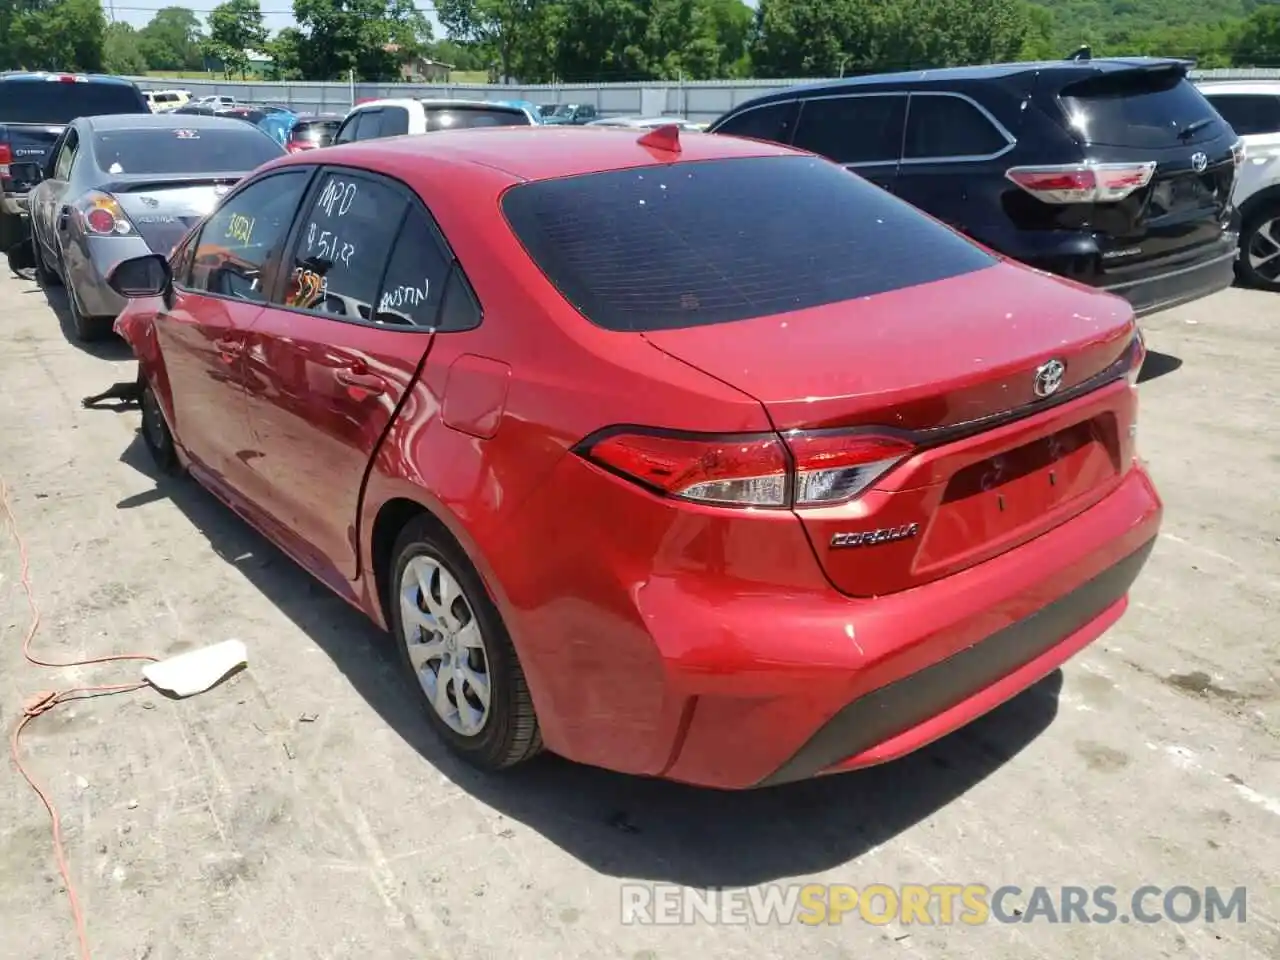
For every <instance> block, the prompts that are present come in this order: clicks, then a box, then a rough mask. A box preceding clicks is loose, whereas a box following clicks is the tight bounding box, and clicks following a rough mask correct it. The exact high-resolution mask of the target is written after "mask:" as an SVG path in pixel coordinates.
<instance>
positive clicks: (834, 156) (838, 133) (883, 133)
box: [793, 95, 907, 163]
mask: <svg viewBox="0 0 1280 960" xmlns="http://www.w3.org/2000/svg"><path fill="white" fill-rule="evenodd" d="M906 119H907V98H906V97H905V96H900V95H899V96H884V95H881V96H876V95H872V96H866V95H864V96H856V97H853V96H850V97H822V98H819V99H816V100H806V101H805V102H804V106H803V107H802V108H801V110H800V122H799V125H798V126H797V127H796V136H795V140H794V141H793V145H794V146H796V147H799V148H800V149H801V150H811V151H813V152H814V153H820V154H822V156H824V157H827V158H829V159H831V160H834V161H835V162H836V163H890V162H892V163H896V162H897V160H898V157H899V156H900V154H901V153H902V126H903V124H904V123H905V122H906Z"/></svg>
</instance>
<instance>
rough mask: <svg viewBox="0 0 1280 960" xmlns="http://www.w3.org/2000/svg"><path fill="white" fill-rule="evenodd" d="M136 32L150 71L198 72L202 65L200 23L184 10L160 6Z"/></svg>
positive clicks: (202, 38)
mask: <svg viewBox="0 0 1280 960" xmlns="http://www.w3.org/2000/svg"><path fill="white" fill-rule="evenodd" d="M138 33H139V38H140V42H141V46H142V55H143V56H144V57H146V58H147V63H148V65H149V66H150V67H151V69H152V70H199V69H201V68H202V67H203V66H204V53H203V50H202V45H203V43H204V35H203V33H202V31H201V29H200V20H199V19H198V18H197V17H196V15H195V14H194V13H192V12H191V11H190V10H188V9H187V8H186V7H163V8H161V9H160V10H157V11H156V14H155V16H154V17H152V18H151V21H150V22H149V23H148V24H147V25H146V26H145V27H143V28H142V29H141V30H140V31H138Z"/></svg>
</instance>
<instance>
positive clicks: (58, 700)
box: [0, 477, 158, 960]
mask: <svg viewBox="0 0 1280 960" xmlns="http://www.w3.org/2000/svg"><path fill="white" fill-rule="evenodd" d="M0 510H3V511H4V519H5V526H6V527H7V528H8V530H9V536H10V538H11V539H12V540H13V542H14V544H15V545H16V546H17V548H18V558H19V561H20V563H21V565H22V567H21V574H20V580H21V583H22V590H23V592H24V593H25V594H26V596H27V608H28V609H29V610H30V611H31V620H30V622H29V623H28V625H27V633H26V636H25V637H24V638H23V641H22V655H23V656H24V657H25V658H26V659H27V661H28V662H29V663H32V664H34V665H35V666H38V667H84V666H89V665H91V664H95V663H117V662H125V661H138V660H142V661H148V662H151V663H154V662H156V660H157V659H158V658H156V657H152V656H149V655H147V654H144V653H118V654H112V655H110V656H105V657H91V658H89V659H86V660H70V661H66V662H62V663H59V662H54V661H51V660H41V659H39V658H38V657H36V656H35V655H34V654H33V653H32V652H31V642H32V641H33V640H34V639H35V636H36V633H37V632H38V631H39V629H40V607H39V605H38V604H37V603H36V597H35V591H34V590H33V589H32V587H31V569H30V568H31V564H30V558H29V556H28V554H27V544H26V542H25V541H24V540H23V539H22V534H21V533H19V531H18V521H17V518H16V517H14V515H13V506H12V504H10V502H9V486H8V484H6V483H5V481H4V478H3V477H0ZM145 686H146V683H145V682H141V681H139V682H137V683H117V684H105V685H101V686H93V687H72V688H71V689H69V690H45V691H43V692H42V693H38V694H36V695H35V696H34V697H32V698H31V699H30V700H28V701H27V703H26V705H25V706H24V707H23V708H22V716H21V717H20V718H19V719H18V722H17V723H16V724H15V725H14V728H13V733H12V734H11V735H10V737H9V752H10V753H11V754H12V755H13V763H14V766H16V767H17V768H18V773H20V774H21V775H22V779H24V780H26V781H27V783H28V784H29V785H30V787H31V789H32V790H34V791H35V792H36V795H37V796H38V797H39V798H40V800H41V802H42V803H44V806H45V809H46V810H48V811H49V821H50V823H51V825H52V828H53V855H54V859H55V860H56V861H57V863H58V872H59V873H60V874H61V875H62V883H63V886H64V887H65V888H66V891H67V901H68V902H69V903H70V905H71V918H72V921H73V922H74V923H75V928H76V937H77V938H78V940H79V942H80V960H92V956H91V954H90V951H89V935H88V933H87V932H86V930H85V922H84V913H83V912H82V911H81V909H80V898H79V897H78V896H77V895H76V888H75V884H73V883H72V882H71V867H70V865H69V864H68V862H67V853H66V848H65V846H64V844H63V841H62V818H61V817H59V816H58V808H57V805H56V804H55V803H54V802H53V799H52V798H51V797H50V796H49V794H48V792H47V791H46V790H45V789H44V788H43V787H42V786H41V785H40V784H39V783H38V782H37V781H36V780H35V778H34V777H32V776H31V774H30V773H29V772H28V771H27V768H26V767H25V766H24V765H23V763H22V752H21V750H20V748H19V742H18V741H19V738H21V736H22V731H23V730H25V729H26V727H27V725H28V724H29V723H31V721H32V720H34V719H35V718H36V717H38V716H40V714H42V713H47V712H48V711H50V710H52V709H53V708H54V707H58V706H61V705H62V704H64V703H69V702H71V701H74V700H87V699H92V698H93V697H101V696H109V695H111V694H116V693H125V692H127V691H130V690H138V689H140V688H142V687H145Z"/></svg>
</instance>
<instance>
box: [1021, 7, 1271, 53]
mask: <svg viewBox="0 0 1280 960" xmlns="http://www.w3.org/2000/svg"><path fill="white" fill-rule="evenodd" d="M1030 2H1031V3H1033V4H1034V5H1036V6H1040V7H1044V8H1045V9H1046V10H1048V11H1049V12H1050V15H1051V17H1052V25H1051V27H1050V36H1051V38H1052V39H1053V42H1054V43H1055V45H1057V46H1059V47H1062V48H1063V50H1064V52H1065V51H1067V50H1071V49H1074V48H1075V47H1077V46H1079V45H1080V44H1082V43H1088V44H1090V45H1092V46H1093V49H1094V52H1095V53H1125V52H1134V53H1137V52H1155V51H1146V50H1141V51H1140V50H1137V49H1129V48H1133V47H1150V46H1152V45H1153V44H1161V43H1162V44H1163V45H1165V46H1166V47H1170V48H1171V49H1167V50H1166V51H1164V52H1167V53H1170V54H1179V55H1191V56H1195V55H1197V53H1198V52H1199V51H1200V50H1202V49H1204V48H1206V47H1211V46H1213V45H1214V44H1215V41H1216V40H1217V39H1218V38H1220V37H1221V36H1222V35H1223V34H1224V33H1225V32H1227V31H1229V29H1230V28H1231V27H1232V26H1234V25H1236V24H1238V23H1240V22H1241V21H1243V20H1244V19H1245V18H1246V17H1248V16H1249V14H1250V13H1252V12H1253V11H1254V10H1256V9H1257V8H1258V7H1261V6H1265V5H1267V4H1268V3H1275V2H1277V0H1030Z"/></svg>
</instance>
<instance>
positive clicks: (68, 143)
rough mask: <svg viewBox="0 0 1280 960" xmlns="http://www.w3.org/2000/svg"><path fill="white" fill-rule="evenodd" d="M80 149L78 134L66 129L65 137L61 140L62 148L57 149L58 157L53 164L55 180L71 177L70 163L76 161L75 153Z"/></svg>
mask: <svg viewBox="0 0 1280 960" xmlns="http://www.w3.org/2000/svg"><path fill="white" fill-rule="evenodd" d="M79 149H80V135H79V133H77V131H75V130H68V131H67V138H66V139H65V140H63V141H62V149H61V150H59V151H58V159H57V161H56V162H55V163H54V165H53V178H54V179H55V180H69V179H71V165H72V164H73V163H75V162H76V153H78V152H79Z"/></svg>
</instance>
